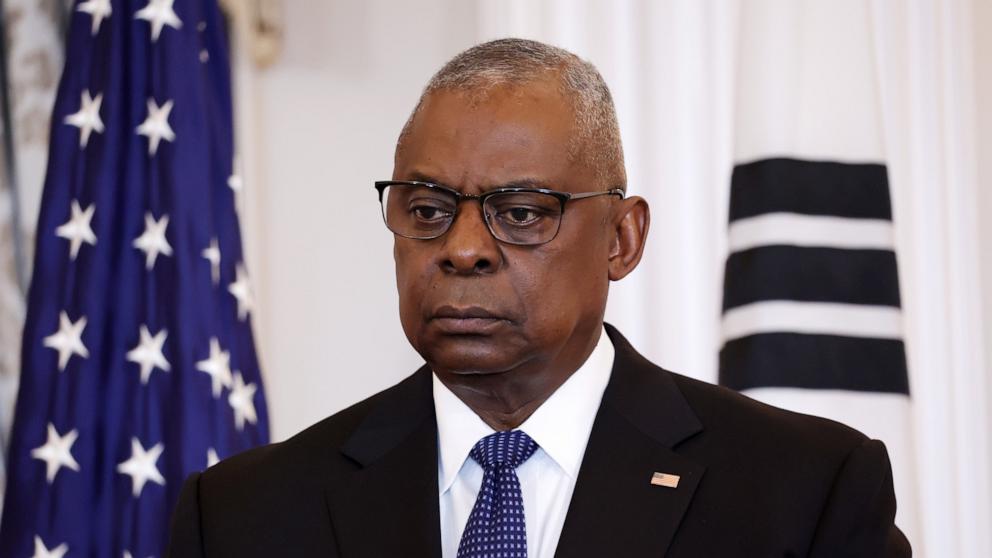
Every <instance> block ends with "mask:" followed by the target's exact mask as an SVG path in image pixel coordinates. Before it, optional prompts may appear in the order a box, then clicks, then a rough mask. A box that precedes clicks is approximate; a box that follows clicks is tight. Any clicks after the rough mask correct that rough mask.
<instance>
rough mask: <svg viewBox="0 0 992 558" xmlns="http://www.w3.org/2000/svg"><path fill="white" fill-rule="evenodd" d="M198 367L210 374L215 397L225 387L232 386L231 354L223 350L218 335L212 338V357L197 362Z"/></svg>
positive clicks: (218, 395)
mask: <svg viewBox="0 0 992 558" xmlns="http://www.w3.org/2000/svg"><path fill="white" fill-rule="evenodd" d="M196 369H197V370H199V371H200V372H205V373H207V374H208V375H209V376H210V381H211V390H212V392H213V395H214V399H216V398H218V397H220V392H221V390H222V389H223V388H226V387H231V354H230V353H228V352H227V351H223V350H221V348H220V342H219V341H218V340H217V338H216V337H211V338H210V357H209V358H207V359H206V360H201V361H199V362H197V363H196Z"/></svg>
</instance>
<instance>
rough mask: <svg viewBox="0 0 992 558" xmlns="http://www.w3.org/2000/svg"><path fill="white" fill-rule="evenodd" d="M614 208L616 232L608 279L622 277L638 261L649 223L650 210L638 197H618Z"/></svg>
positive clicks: (631, 269) (632, 269)
mask: <svg viewBox="0 0 992 558" xmlns="http://www.w3.org/2000/svg"><path fill="white" fill-rule="evenodd" d="M615 211H616V212H615V213H614V217H613V226H614V230H615V235H614V237H613V244H612V245H611V246H610V281H619V280H621V279H623V278H624V277H626V276H627V274H628V273H630V272H631V271H634V268H635V267H637V264H638V263H640V261H641V255H642V254H643V253H644V244H645V242H647V239H648V228H649V227H650V226H651V209H650V208H649V207H648V202H647V201H645V200H644V198H642V197H640V196H632V197H629V198H626V199H623V200H621V201H620V203H618V204H617V205H616V206H615Z"/></svg>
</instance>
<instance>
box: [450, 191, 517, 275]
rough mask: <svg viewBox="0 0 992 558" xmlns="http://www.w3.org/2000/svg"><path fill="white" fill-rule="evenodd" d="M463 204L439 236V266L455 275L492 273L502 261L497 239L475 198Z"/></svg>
mask: <svg viewBox="0 0 992 558" xmlns="http://www.w3.org/2000/svg"><path fill="white" fill-rule="evenodd" d="M462 204H463V205H462V207H461V208H460V210H459V211H458V213H457V215H455V221H454V222H453V223H451V228H449V229H448V232H447V233H445V234H444V236H443V237H442V238H443V240H444V243H443V244H442V247H441V252H440V254H439V264H440V266H441V269H443V270H444V271H445V272H446V273H453V274H458V275H480V274H487V273H493V272H495V271H496V270H497V269H499V267H500V266H501V265H502V263H503V257H502V254H501V252H500V246H499V242H498V241H497V240H496V239H495V238H493V235H492V234H491V233H490V232H489V227H488V226H487V225H486V221H485V219H484V218H483V216H482V208H481V207H480V206H479V203H478V201H465V202H462Z"/></svg>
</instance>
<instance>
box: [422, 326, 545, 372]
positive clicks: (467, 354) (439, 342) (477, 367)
mask: <svg viewBox="0 0 992 558" xmlns="http://www.w3.org/2000/svg"><path fill="white" fill-rule="evenodd" d="M414 348H416V349H417V352H419V353H420V355H421V356H423V357H424V360H426V361H427V363H428V364H429V365H430V366H431V367H432V368H433V369H435V370H443V371H446V372H450V373H452V374H457V375H465V376H474V375H489V374H499V373H501V372H506V371H507V370H512V369H513V368H516V367H517V366H519V365H520V364H521V363H522V362H524V361H525V360H527V359H526V358H525V357H524V355H522V354H521V353H522V351H521V349H522V347H521V346H520V345H519V344H518V343H514V342H512V341H510V340H505V339H501V338H498V337H492V336H478V335H444V334H441V335H429V336H426V338H423V339H422V341H421V342H418V343H416V344H415V346H414Z"/></svg>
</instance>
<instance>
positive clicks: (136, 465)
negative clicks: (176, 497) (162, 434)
mask: <svg viewBox="0 0 992 558" xmlns="http://www.w3.org/2000/svg"><path fill="white" fill-rule="evenodd" d="M163 449H165V446H163V445H162V443H161V442H159V443H157V444H155V445H154V446H152V448H151V449H149V450H145V448H144V447H142V445H141V442H140V441H139V440H138V439H137V438H131V458H130V459H128V460H127V461H124V462H123V463H120V464H119V465H117V472H118V473H121V474H124V475H130V477H131V489H132V490H131V492H132V494H134V497H135V498H138V497H139V496H141V491H142V490H143V489H144V488H145V483H146V482H148V481H152V482H154V483H155V484H159V485H162V486H165V478H164V477H162V473H160V472H159V471H158V467H156V466H155V462H156V461H158V458H159V456H160V455H162V450H163Z"/></svg>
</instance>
